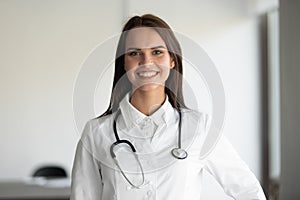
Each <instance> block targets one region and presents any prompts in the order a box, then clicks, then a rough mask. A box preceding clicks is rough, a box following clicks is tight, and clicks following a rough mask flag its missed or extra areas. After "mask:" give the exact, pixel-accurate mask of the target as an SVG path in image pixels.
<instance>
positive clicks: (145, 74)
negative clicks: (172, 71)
mask: <svg viewBox="0 0 300 200" xmlns="http://www.w3.org/2000/svg"><path fill="white" fill-rule="evenodd" d="M156 73H157V72H140V73H138V75H139V76H141V77H151V76H154V75H156Z"/></svg>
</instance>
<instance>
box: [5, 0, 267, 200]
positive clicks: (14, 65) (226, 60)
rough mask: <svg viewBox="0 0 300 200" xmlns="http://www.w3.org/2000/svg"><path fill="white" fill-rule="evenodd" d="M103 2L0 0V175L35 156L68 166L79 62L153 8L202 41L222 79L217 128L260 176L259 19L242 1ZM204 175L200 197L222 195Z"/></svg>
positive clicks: (28, 165) (26, 171)
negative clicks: (221, 120)
mask: <svg viewBox="0 0 300 200" xmlns="http://www.w3.org/2000/svg"><path fill="white" fill-rule="evenodd" d="M107 2H108V1H89V3H85V1H84V0H80V1H66V0H63V1H33V0H27V1H21V0H20V1H14V0H9V1H8V0H7V1H0V26H1V32H0V34H1V37H0V44H1V45H0V55H1V59H0V66H1V68H0V69H1V74H0V81H1V84H0V88H1V98H0V104H1V113H0V120H1V127H0V128H1V130H0V131H1V132H0V134H1V135H0V136H1V140H0V158H1V165H0V178H11V177H24V176H28V175H30V173H31V172H32V170H33V168H34V167H35V166H37V165H39V164H42V163H44V162H46V163H60V164H62V165H63V166H65V167H66V168H67V169H70V167H71V164H72V160H73V155H74V148H75V145H76V142H77V140H78V135H77V132H76V127H75V124H74V122H73V110H72V95H73V94H72V92H73V86H74V82H75V80H76V76H77V74H78V72H79V70H80V65H81V63H82V62H83V61H84V59H85V58H86V57H87V55H88V53H89V52H90V51H91V50H92V49H93V48H94V47H95V46H96V45H97V44H99V43H100V42H101V41H104V40H105V39H107V37H109V36H111V35H113V34H115V33H117V32H119V31H120V29H121V25H122V24H123V23H124V21H125V20H126V19H127V17H128V16H132V15H133V13H138V14H143V13H153V14H157V15H159V16H161V17H162V18H163V19H165V20H166V21H167V22H168V23H169V24H170V25H171V26H172V27H173V28H174V30H175V31H179V32H181V33H183V34H185V35H187V36H189V37H191V38H192V39H193V40H195V41H196V42H197V43H198V44H200V45H201V46H202V47H203V48H204V49H205V50H206V52H207V53H208V55H209V56H210V57H211V58H212V60H213V61H214V63H215V65H216V66H217V68H218V70H219V72H220V75H221V78H222V80H223V83H224V88H225V93H226V97H227V99H226V100H227V108H226V110H227V114H226V118H227V120H226V125H225V128H224V132H225V134H226V135H227V136H228V137H229V139H230V140H231V142H232V143H233V145H234V146H235V147H236V149H237V150H238V152H239V153H240V155H241V157H242V158H243V159H244V160H245V161H246V162H247V163H248V165H249V167H250V168H251V169H252V170H253V171H254V173H255V174H256V175H257V176H258V178H260V177H261V171H260V167H261V146H260V143H261V142H260V137H261V136H260V135H261V134H262V133H261V132H260V131H261V128H260V127H261V124H260V121H261V113H260V96H259V94H260V79H259V76H260V55H259V53H260V52H259V47H260V46H259V29H258V28H259V19H258V16H257V15H256V14H255V10H253V7H251V8H250V7H249V4H248V3H249V2H248V1H240V0H223V1H217V0H205V1H204V0H201V1H196V0H190V1H189V2H188V3H183V2H182V1H180V0H174V1H172V5H170V3H169V2H163V1H161V2H155V3H154V2H149V1H139V0H128V1H126V4H124V5H122V4H121V3H118V2H119V1H118V2H117V1H110V3H107ZM91 117H92V116H91ZM208 181H209V182H212V184H213V186H212V187H210V189H208V190H206V191H207V194H206V196H207V198H208V199H214V198H215V199H225V197H223V196H222V193H216V192H211V191H214V189H213V187H214V184H216V183H214V181H213V180H212V179H210V178H209V177H208ZM214 195H215V196H214Z"/></svg>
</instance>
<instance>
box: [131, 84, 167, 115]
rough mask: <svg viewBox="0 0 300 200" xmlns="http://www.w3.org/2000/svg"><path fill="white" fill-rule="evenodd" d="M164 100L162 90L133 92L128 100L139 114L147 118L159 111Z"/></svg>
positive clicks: (164, 96)
mask: <svg viewBox="0 0 300 200" xmlns="http://www.w3.org/2000/svg"><path fill="white" fill-rule="evenodd" d="M165 99H166V94H165V91H164V89H163V90H158V91H157V90H154V91H153V90H152V91H142V90H135V91H134V92H133V94H132V96H131V98H130V103H131V104H132V105H133V106H134V107H135V108H136V109H137V110H139V111H140V112H141V113H143V114H145V115H148V116H149V115H151V114H153V113H154V112H155V111H156V110H158V109H159V107H160V106H161V105H162V104H163V103H164V101H165Z"/></svg>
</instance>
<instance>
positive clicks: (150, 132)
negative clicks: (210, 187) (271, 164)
mask: <svg viewBox="0 0 300 200" xmlns="http://www.w3.org/2000/svg"><path fill="white" fill-rule="evenodd" d="M120 110H121V114H120V116H119V117H118V119H117V130H118V135H119V137H120V139H121V140H122V139H126V140H129V141H130V142H131V143H132V144H133V145H134V147H135V149H136V152H137V154H138V155H139V159H140V162H141V164H142V166H143V169H144V174H145V182H146V184H145V185H144V186H143V187H142V188H141V189H136V188H132V187H131V186H130V184H129V183H128V182H127V181H126V180H125V178H124V177H123V176H122V174H121V173H120V171H119V170H118V168H117V167H116V165H115V163H114V162H113V159H112V157H111V154H110V147H111V145H112V144H113V143H114V142H115V141H116V138H115V136H114V132H113V120H114V116H115V115H114V114H112V115H109V116H105V117H101V118H99V119H93V120H90V121H89V122H88V123H87V124H86V126H85V128H84V131H83V135H82V137H81V140H80V141H79V142H78V146H77V150H76V156H75V160H74V165H73V171H72V191H71V200H96V199H97V200H115V199H117V200H132V199H137V200H140V199H141V200H143V199H149V200H150V199H151V200H154V199H156V200H177V199H178V200H200V199H201V185H202V176H203V171H204V170H206V171H208V172H209V173H210V174H212V175H213V176H214V177H215V178H216V180H217V181H218V182H219V183H220V185H221V186H222V187H223V189H224V191H225V192H226V193H227V194H228V195H229V196H231V197H233V198H234V199H243V200H246V199H249V200H250V199H251V200H253V199H259V200H263V199H265V196H264V193H263V191H262V188H261V186H260V184H259V182H258V181H257V179H256V177H255V175H254V174H253V173H252V172H251V171H250V169H249V168H248V167H247V165H246V164H245V163H244V162H243V161H242V160H241V159H240V157H239V156H238V154H237V153H236V151H235V150H234V149H233V147H232V146H231V144H230V143H229V142H228V140H227V139H226V138H225V137H224V136H220V137H218V138H216V143H215V145H213V146H211V151H210V153H209V154H208V155H207V156H206V157H201V156H200V152H201V150H202V146H203V142H204V141H205V138H207V132H208V128H209V120H208V119H209V118H208V115H206V114H203V113H199V112H196V111H192V110H188V109H184V110H183V111H182V148H184V149H185V150H186V151H187V153H188V157H187V158H186V159H184V160H178V159H176V158H174V157H173V156H172V155H171V150H172V149H173V148H176V147H178V122H179V115H178V112H177V111H176V109H174V108H173V107H172V106H171V104H170V103H169V101H168V99H166V101H165V102H164V104H163V105H162V106H161V107H160V108H159V109H158V110H157V111H156V112H155V113H153V114H152V115H151V116H146V115H144V114H142V113H141V112H139V111H138V110H137V109H135V108H134V107H133V106H132V105H131V104H130V103H129V95H126V96H125V97H124V99H123V100H122V101H121V102H120ZM120 146H121V145H120ZM116 155H117V159H118V161H119V162H120V164H121V166H122V169H123V171H124V172H125V174H126V175H127V176H128V178H129V179H130V180H131V181H132V182H133V183H136V185H138V184H139V183H141V180H142V175H141V173H140V171H139V168H138V166H139V165H138V163H137V161H136V160H135V158H134V157H133V156H132V154H131V153H130V152H129V151H128V148H126V147H124V146H123V147H121V148H120V149H118V148H117V150H116Z"/></svg>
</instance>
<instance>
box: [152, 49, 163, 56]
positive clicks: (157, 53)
mask: <svg viewBox="0 0 300 200" xmlns="http://www.w3.org/2000/svg"><path fill="white" fill-rule="evenodd" d="M161 53H162V51H160V50H155V51H153V55H159V54H161Z"/></svg>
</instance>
